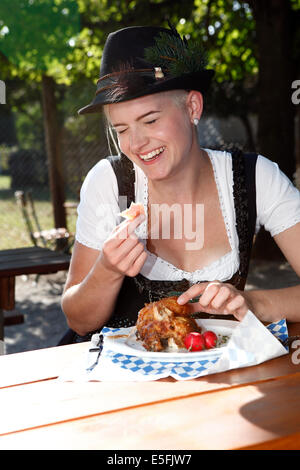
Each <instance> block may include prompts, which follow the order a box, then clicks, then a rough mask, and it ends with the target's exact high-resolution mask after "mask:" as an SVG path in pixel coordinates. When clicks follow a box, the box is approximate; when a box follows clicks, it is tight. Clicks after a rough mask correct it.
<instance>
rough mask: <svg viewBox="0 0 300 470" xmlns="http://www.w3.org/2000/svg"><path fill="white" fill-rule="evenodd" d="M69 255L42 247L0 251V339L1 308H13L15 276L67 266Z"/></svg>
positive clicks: (0, 327)
mask: <svg viewBox="0 0 300 470" xmlns="http://www.w3.org/2000/svg"><path fill="white" fill-rule="evenodd" d="M69 264H70V255H68V254H65V253H61V252H58V251H53V250H49V249H48V248H42V247H37V246H33V247H26V248H15V249H11V250H1V251H0V340H3V337H4V325H5V318H4V314H3V310H13V309H14V308H15V278H16V276H20V275H21V274H50V273H56V272H58V271H64V270H67V269H68V268H69Z"/></svg>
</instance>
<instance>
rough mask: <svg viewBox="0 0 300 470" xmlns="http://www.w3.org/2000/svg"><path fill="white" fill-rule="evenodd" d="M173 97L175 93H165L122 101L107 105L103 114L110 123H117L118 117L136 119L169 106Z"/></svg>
mask: <svg viewBox="0 0 300 470" xmlns="http://www.w3.org/2000/svg"><path fill="white" fill-rule="evenodd" d="M177 93H178V92H177ZM175 95H176V92H175V91H165V92H160V93H153V94H151V95H145V96H142V97H139V98H135V99H133V100H128V101H122V102H121V103H113V104H107V105H105V113H106V116H107V117H108V119H109V120H110V121H111V122H114V121H116V122H117V120H118V119H119V118H120V117H127V119H128V118H133V119H134V118H138V117H139V116H143V115H144V114H147V113H149V112H151V111H162V110H163V109H164V108H166V107H167V106H170V104H171V102H173V101H174V100H173V98H174V96H175Z"/></svg>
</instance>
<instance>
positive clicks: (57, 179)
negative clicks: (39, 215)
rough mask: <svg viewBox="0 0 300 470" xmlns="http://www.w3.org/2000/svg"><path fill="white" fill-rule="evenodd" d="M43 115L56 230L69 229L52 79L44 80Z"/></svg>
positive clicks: (59, 242) (63, 244) (63, 245)
mask: <svg viewBox="0 0 300 470" xmlns="http://www.w3.org/2000/svg"><path fill="white" fill-rule="evenodd" d="M42 97H43V114H44V126H45V137H46V150H47V159H48V175H49V183H50V192H51V200H52V205H53V214H54V225H55V227H56V228H60V227H67V220H66V213H65V208H64V202H65V192H64V175H63V165H62V158H61V131H60V127H59V124H58V117H57V107H56V99H55V82H54V80H53V79H52V78H51V77H48V76H47V75H43V78H42ZM66 243H67V242H66V240H64V239H62V240H58V243H57V248H58V249H63V248H64V247H65V245H66Z"/></svg>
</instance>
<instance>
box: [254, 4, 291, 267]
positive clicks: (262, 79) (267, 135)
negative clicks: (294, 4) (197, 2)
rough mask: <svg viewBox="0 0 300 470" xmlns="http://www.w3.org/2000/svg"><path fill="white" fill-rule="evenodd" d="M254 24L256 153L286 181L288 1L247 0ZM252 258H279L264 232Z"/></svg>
mask: <svg viewBox="0 0 300 470" xmlns="http://www.w3.org/2000/svg"><path fill="white" fill-rule="evenodd" d="M249 4H250V6H251V7H252V10H253V14H254V18H255V21H256V34H257V49H258V61H259V83H258V93H259V97H258V100H259V108H258V134H257V147H258V148H257V150H258V152H259V153H261V154H262V155H264V156H265V157H267V158H269V159H270V160H273V161H275V162H276V163H278V165H279V167H280V169H281V170H282V171H283V172H284V173H285V174H286V175H287V176H288V177H289V178H290V179H292V178H293V174H294V172H295V166H296V165H295V135H294V112H295V110H294V107H293V104H292V101H291V94H292V90H291V84H292V81H293V67H294V64H293V62H292V60H291V55H292V47H293V46H292V42H293V27H292V26H293V25H292V16H291V15H292V13H291V8H290V1H289V0H249ZM253 256H254V257H256V258H263V259H281V258H282V255H281V252H280V250H279V248H278V247H277V245H276V243H275V242H274V240H273V239H272V238H271V236H270V234H269V233H268V232H266V231H265V230H264V229H262V230H261V231H260V233H259V234H258V236H257V239H256V242H255V246H254V253H253Z"/></svg>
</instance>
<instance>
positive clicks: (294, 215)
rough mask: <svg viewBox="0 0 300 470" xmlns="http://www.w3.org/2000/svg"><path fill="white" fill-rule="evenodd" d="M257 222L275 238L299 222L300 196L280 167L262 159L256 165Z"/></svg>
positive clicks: (259, 158) (261, 157)
mask: <svg viewBox="0 0 300 470" xmlns="http://www.w3.org/2000/svg"><path fill="white" fill-rule="evenodd" d="M256 204H257V222H258V224H259V225H262V226H264V227H265V230H267V231H269V232H270V234H271V235H272V236H273V237H274V235H277V234H278V233H280V232H283V231H284V230H286V229H288V228H290V227H292V226H293V225H295V224H296V223H298V222H300V192H299V190H298V189H297V188H296V187H295V186H294V185H293V183H292V182H291V181H290V180H289V178H288V177H287V176H286V175H285V174H284V173H283V172H282V171H281V170H280V169H279V167H278V165H277V163H274V162H272V161H270V160H268V159H267V158H265V157H263V156H261V155H259V156H258V159H257V164H256Z"/></svg>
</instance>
